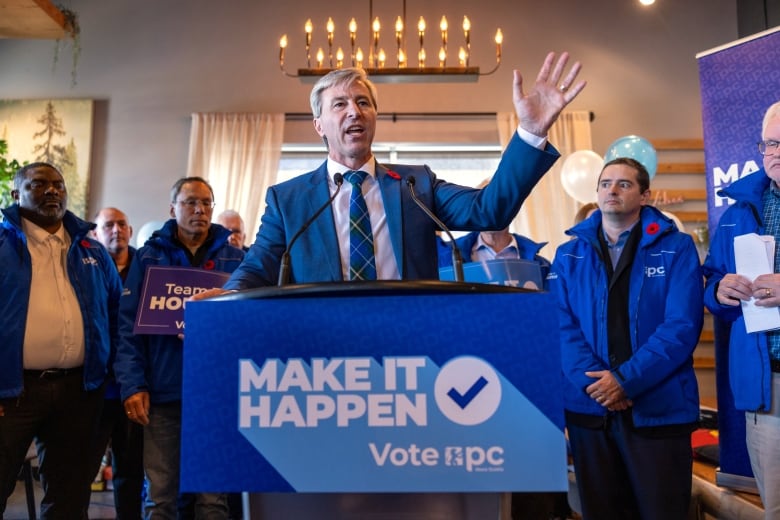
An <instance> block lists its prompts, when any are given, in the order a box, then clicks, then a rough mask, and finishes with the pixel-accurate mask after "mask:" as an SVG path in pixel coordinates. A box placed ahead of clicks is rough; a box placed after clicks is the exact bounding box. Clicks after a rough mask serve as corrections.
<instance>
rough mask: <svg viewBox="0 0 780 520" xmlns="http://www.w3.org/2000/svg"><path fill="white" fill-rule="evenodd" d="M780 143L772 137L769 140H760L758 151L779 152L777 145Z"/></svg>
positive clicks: (762, 152)
mask: <svg viewBox="0 0 780 520" xmlns="http://www.w3.org/2000/svg"><path fill="white" fill-rule="evenodd" d="M779 145H780V141H774V140H772V139H770V140H768V141H759V142H758V153H760V154H761V155H766V154H767V153H775V152H777V147H778V146H779Z"/></svg>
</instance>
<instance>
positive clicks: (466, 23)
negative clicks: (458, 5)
mask: <svg viewBox="0 0 780 520" xmlns="http://www.w3.org/2000/svg"><path fill="white" fill-rule="evenodd" d="M470 30H471V21H470V20H469V17H468V16H464V17H463V32H465V33H466V34H468V33H469V31H470Z"/></svg>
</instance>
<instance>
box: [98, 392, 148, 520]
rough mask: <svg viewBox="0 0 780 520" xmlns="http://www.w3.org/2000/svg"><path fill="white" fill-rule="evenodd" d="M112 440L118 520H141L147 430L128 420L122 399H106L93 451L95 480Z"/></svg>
mask: <svg viewBox="0 0 780 520" xmlns="http://www.w3.org/2000/svg"><path fill="white" fill-rule="evenodd" d="M109 440H110V441H111V469H112V470H113V477H112V482H113V485H114V507H115V508H116V518H117V520H138V519H139V518H141V514H142V507H141V505H142V503H143V489H144V464H143V456H144V451H143V450H144V430H143V426H141V425H140V424H138V423H135V422H133V421H131V420H129V419H128V418H127V415H125V408H124V406H122V402H121V401H120V400H119V399H106V401H105V403H104V404H103V413H102V414H101V416H100V424H99V425H98V431H97V438H96V441H95V443H94V444H93V447H92V459H91V464H92V467H91V470H90V474H92V475H93V478H94V475H96V474H97V472H98V471H99V470H100V463H101V461H102V460H103V455H104V454H105V452H106V447H107V446H108V442H109Z"/></svg>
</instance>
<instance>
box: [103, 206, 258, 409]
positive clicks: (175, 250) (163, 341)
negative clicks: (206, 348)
mask: <svg viewBox="0 0 780 520" xmlns="http://www.w3.org/2000/svg"><path fill="white" fill-rule="evenodd" d="M209 235H210V236H213V237H214V240H213V242H212V243H211V245H210V246H209V249H208V253H207V254H206V256H205V258H204V259H203V264H202V265H201V266H200V267H203V268H208V269H213V270H215V271H223V272H226V273H232V272H233V271H234V270H235V269H236V268H237V267H238V265H239V264H240V263H241V260H242V259H243V258H244V252H243V251H242V250H241V249H238V248H236V247H233V246H231V245H229V244H228V242H227V239H228V237H229V236H230V231H228V230H227V229H225V228H224V227H222V226H220V225H219V224H212V225H211V229H210V231H209ZM175 236H176V220H175V219H170V220H168V221H167V222H166V223H165V224H164V225H163V227H162V228H161V229H159V230H157V231H155V232H154V233H152V236H151V237H150V238H149V240H147V241H146V244H145V245H144V246H143V247H142V248H140V249H138V251H136V254H135V258H134V259H133V263H132V264H131V265H130V272H129V273H128V275H127V280H126V282H125V291H124V294H123V295H122V299H121V300H120V305H119V333H120V341H119V350H118V352H117V358H116V363H115V364H114V373H115V375H116V380H117V382H118V383H119V389H120V393H121V398H122V401H124V400H125V399H127V398H128V397H130V396H131V395H133V394H135V393H138V392H141V391H148V392H149V398H150V400H151V402H152V403H169V402H174V401H180V400H181V385H182V362H183V359H184V358H183V350H182V348H183V346H184V344H183V342H182V340H180V339H179V338H178V337H177V336H174V335H161V334H156V335H155V334H138V335H135V334H133V325H134V323H135V316H136V312H137V310H138V304H139V299H140V292H141V288H142V286H143V281H144V275H145V273H146V268H147V267H149V266H152V265H155V266H157V265H162V266H182V267H194V266H192V265H191V264H190V260H189V258H188V257H187V253H186V252H185V251H184V249H182V246H180V245H177V244H176V243H175V242H174V241H173V239H174V237H175Z"/></svg>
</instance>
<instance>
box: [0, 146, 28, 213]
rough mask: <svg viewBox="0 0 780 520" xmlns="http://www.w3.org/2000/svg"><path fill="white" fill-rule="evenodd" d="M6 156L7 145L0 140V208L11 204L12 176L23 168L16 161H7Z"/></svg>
mask: <svg viewBox="0 0 780 520" xmlns="http://www.w3.org/2000/svg"><path fill="white" fill-rule="evenodd" d="M7 155H8V143H7V142H5V140H3V139H0V207H2V208H5V207H8V206H10V205H11V204H13V202H14V201H13V198H12V197H11V190H12V189H13V183H14V174H15V173H16V170H18V169H19V168H21V167H22V166H23V165H22V164H21V163H19V161H17V160H16V159H9V158H8V157H7ZM25 164H26V162H25Z"/></svg>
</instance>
